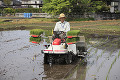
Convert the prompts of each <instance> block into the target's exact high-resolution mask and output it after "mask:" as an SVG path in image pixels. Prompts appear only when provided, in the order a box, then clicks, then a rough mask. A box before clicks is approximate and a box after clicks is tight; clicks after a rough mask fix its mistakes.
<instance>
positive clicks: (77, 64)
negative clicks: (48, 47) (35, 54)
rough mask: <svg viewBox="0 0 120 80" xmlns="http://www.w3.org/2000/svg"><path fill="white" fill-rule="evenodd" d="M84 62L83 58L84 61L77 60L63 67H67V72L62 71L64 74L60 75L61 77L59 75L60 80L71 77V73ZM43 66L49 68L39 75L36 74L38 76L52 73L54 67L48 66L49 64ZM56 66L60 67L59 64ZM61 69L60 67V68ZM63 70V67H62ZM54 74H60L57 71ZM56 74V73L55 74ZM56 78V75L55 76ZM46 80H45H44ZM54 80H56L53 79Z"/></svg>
mask: <svg viewBox="0 0 120 80" xmlns="http://www.w3.org/2000/svg"><path fill="white" fill-rule="evenodd" d="M85 60H86V58H84V59H82V60H81V58H78V59H77V61H74V62H73V63H72V64H68V65H67V64H65V65H64V66H67V68H68V67H69V69H68V70H67V71H65V70H64V72H62V73H61V74H62V76H61V75H60V77H61V78H60V80H61V79H63V80H64V79H65V80H66V79H67V77H68V76H69V75H71V74H72V73H73V72H74V69H75V68H76V67H77V66H79V65H80V64H81V63H83V62H84V61H85ZM43 64H44V63H43ZM45 66H49V67H47V69H45V71H42V72H41V73H40V74H38V75H39V76H40V75H43V74H44V73H50V72H51V73H52V72H54V71H53V70H54V69H53V68H54V67H56V65H54V64H53V65H52V66H50V65H49V64H45ZM57 66H61V64H58V65H57ZM61 68H62V67H61ZM64 68H65V67H64ZM56 72H58V74H59V73H60V72H59V71H56ZM56 74H57V73H56ZM56 74H52V76H54V75H56ZM57 76H58V75H57ZM55 77H56V76H55ZM47 79H48V80H49V79H51V78H49V77H48V78H47ZM43 80H44V79H43ZM45 80H46V79H45ZM55 80H56V79H55Z"/></svg>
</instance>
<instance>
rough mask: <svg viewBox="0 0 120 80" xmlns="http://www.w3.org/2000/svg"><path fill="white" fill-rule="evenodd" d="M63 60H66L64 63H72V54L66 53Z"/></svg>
mask: <svg viewBox="0 0 120 80" xmlns="http://www.w3.org/2000/svg"><path fill="white" fill-rule="evenodd" d="M65 61H66V64H70V63H72V54H71V53H69V54H67V55H66V60H65Z"/></svg>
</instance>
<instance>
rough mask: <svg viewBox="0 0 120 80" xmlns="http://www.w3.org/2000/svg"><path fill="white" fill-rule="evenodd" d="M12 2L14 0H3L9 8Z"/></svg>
mask: <svg viewBox="0 0 120 80" xmlns="http://www.w3.org/2000/svg"><path fill="white" fill-rule="evenodd" d="M11 1H12V0H3V2H4V4H5V5H7V6H8V5H10V4H11Z"/></svg>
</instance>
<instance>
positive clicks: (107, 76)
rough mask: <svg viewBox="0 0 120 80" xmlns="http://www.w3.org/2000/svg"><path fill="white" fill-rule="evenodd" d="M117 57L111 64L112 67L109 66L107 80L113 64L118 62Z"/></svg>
mask: <svg viewBox="0 0 120 80" xmlns="http://www.w3.org/2000/svg"><path fill="white" fill-rule="evenodd" d="M116 59H117V58H116V57H115V59H114V60H113V62H112V64H111V66H110V68H109V70H108V73H107V76H106V80H108V75H109V73H110V71H111V69H112V66H113V65H114V63H115V62H116Z"/></svg>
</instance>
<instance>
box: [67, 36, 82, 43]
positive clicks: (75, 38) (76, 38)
mask: <svg viewBox="0 0 120 80" xmlns="http://www.w3.org/2000/svg"><path fill="white" fill-rule="evenodd" d="M79 40H80V39H79V37H74V38H67V39H66V42H67V43H70V42H77V41H79Z"/></svg>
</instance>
